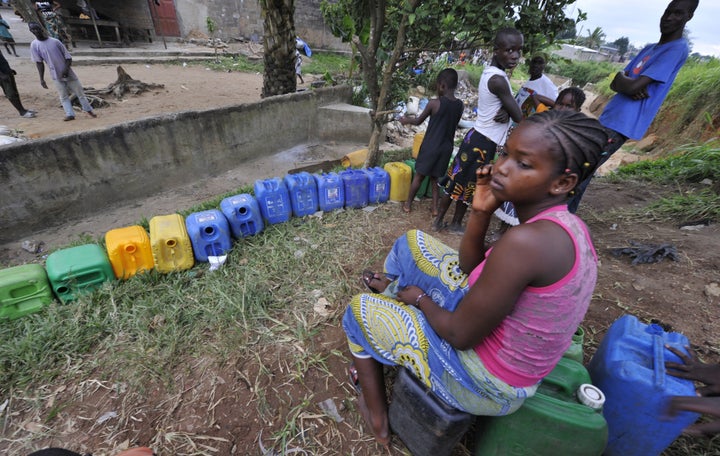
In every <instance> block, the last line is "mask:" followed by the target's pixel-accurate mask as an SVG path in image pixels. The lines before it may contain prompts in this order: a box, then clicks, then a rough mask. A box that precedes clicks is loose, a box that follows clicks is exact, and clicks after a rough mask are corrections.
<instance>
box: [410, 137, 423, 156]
mask: <svg viewBox="0 0 720 456" xmlns="http://www.w3.org/2000/svg"><path fill="white" fill-rule="evenodd" d="M423 139H425V132H424V131H419V132H417V133H415V137H414V138H413V147H412V158H417V156H418V154H419V153H420V145H422V142H423Z"/></svg>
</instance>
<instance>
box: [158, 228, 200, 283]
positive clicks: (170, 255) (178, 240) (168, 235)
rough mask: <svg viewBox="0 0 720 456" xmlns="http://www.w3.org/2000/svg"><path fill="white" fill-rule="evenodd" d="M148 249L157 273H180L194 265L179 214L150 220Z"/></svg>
mask: <svg viewBox="0 0 720 456" xmlns="http://www.w3.org/2000/svg"><path fill="white" fill-rule="evenodd" d="M150 247H151V249H152V254H153V259H154V260H155V269H157V270H158V272H163V273H165V272H172V271H182V270H185V269H190V268H191V267H193V265H195V258H194V257H193V250H192V244H191V243H190V237H189V236H188V232H187V228H185V220H184V219H183V218H182V216H180V214H170V215H158V216H155V217H153V218H151V219H150Z"/></svg>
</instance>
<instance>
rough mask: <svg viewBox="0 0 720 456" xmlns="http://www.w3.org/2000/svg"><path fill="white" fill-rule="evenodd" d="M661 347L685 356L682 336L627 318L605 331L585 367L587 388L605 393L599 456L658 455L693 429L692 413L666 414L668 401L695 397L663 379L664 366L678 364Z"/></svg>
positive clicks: (676, 381)
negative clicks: (687, 429)
mask: <svg viewBox="0 0 720 456" xmlns="http://www.w3.org/2000/svg"><path fill="white" fill-rule="evenodd" d="M665 345H669V346H672V347H674V348H677V349H679V350H681V351H683V352H685V346H687V345H689V343H688V340H687V338H686V337H685V336H683V335H682V334H678V333H672V332H671V333H668V332H665V331H664V330H663V329H662V327H660V326H659V325H655V324H651V325H646V324H643V323H640V322H639V321H638V319H637V318H636V317H634V316H632V315H624V316H622V317H620V318H619V319H617V320H616V321H615V322H614V323H613V324H612V325H611V326H610V328H609V329H608V332H607V334H605V337H604V338H603V340H602V342H601V344H600V347H598V349H597V351H596V352H595V355H594V356H593V357H592V359H591V360H590V363H589V364H588V371H589V372H590V377H591V378H592V381H593V385H595V386H597V387H598V388H600V389H601V390H602V391H603V392H604V393H605V397H606V400H605V406H604V408H603V415H604V416H605V419H606V420H607V423H608V433H609V437H608V444H607V448H606V449H605V453H604V454H605V455H608V456H612V455H617V456H620V455H622V456H634V455H637V456H652V455H659V454H660V453H662V451H663V450H664V449H665V448H667V447H668V446H669V445H670V444H671V443H672V442H673V441H674V440H675V439H676V438H677V437H678V436H679V435H680V433H681V431H682V430H683V429H684V428H685V427H687V426H689V425H690V424H692V423H694V422H695V421H696V420H697V419H698V418H699V415H698V414H697V413H690V412H682V413H679V414H677V415H676V416H674V417H669V416H668V413H667V402H668V398H669V397H670V396H695V387H694V385H693V382H692V381H690V380H684V379H680V378H677V377H673V376H671V375H668V374H667V372H666V371H665V361H673V362H679V363H681V362H682V361H681V360H680V359H679V358H678V357H677V356H676V355H675V354H673V353H672V352H671V351H669V350H667V349H666V348H665Z"/></svg>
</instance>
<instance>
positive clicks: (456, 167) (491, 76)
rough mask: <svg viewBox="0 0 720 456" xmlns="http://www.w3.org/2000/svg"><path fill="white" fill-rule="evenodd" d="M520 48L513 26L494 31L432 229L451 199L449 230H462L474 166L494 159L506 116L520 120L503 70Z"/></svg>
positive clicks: (504, 131) (507, 120)
mask: <svg viewBox="0 0 720 456" xmlns="http://www.w3.org/2000/svg"><path fill="white" fill-rule="evenodd" d="M522 47H523V36H522V33H520V32H519V31H518V30H516V29H514V28H504V29H501V30H499V31H498V32H497V33H496V34H495V41H494V49H493V57H492V61H491V62H490V65H489V66H487V67H486V68H485V69H484V70H483V73H482V75H481V76H480V83H479V85H478V108H477V117H476V119H475V125H474V127H473V128H471V129H470V131H468V133H467V134H466V135H465V138H464V139H463V142H462V144H461V145H460V150H459V151H458V153H457V155H456V156H455V160H454V161H453V163H452V165H451V167H450V169H448V181H447V183H446V184H445V186H444V190H445V194H444V195H443V198H442V200H441V201H440V210H439V213H438V216H437V218H436V219H435V223H434V224H433V228H434V229H435V230H441V229H443V228H444V226H445V224H444V222H443V219H444V218H445V214H446V213H447V210H448V208H449V207H450V203H451V202H452V200H455V201H456V207H455V215H454V216H453V219H452V222H451V224H450V227H449V231H450V232H453V233H456V234H462V233H463V231H464V229H463V228H462V220H463V217H464V216H465V212H466V211H467V205H469V204H472V197H473V194H474V193H475V182H476V179H477V178H476V176H475V171H476V170H477V169H478V167H480V166H482V165H486V164H488V163H490V162H491V161H492V160H493V158H495V151H496V150H497V147H498V145H502V144H505V137H506V136H507V131H508V127H510V119H512V120H514V121H515V122H520V120H521V119H522V113H521V112H520V107H519V106H518V104H517V102H516V101H515V98H514V97H513V94H512V88H511V86H510V79H509V78H508V75H507V73H506V71H507V70H512V69H513V68H515V67H516V66H517V64H518V61H519V60H520V56H521V54H522Z"/></svg>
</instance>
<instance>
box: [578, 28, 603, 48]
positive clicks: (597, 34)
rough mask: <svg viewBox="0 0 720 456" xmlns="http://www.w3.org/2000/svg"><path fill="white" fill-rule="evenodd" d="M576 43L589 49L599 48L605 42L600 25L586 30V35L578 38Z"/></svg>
mask: <svg viewBox="0 0 720 456" xmlns="http://www.w3.org/2000/svg"><path fill="white" fill-rule="evenodd" d="M577 41H578V44H582V45H583V46H587V47H589V48H590V49H600V46H602V45H603V44H605V32H604V31H603V29H602V27H595V29H594V30H592V31H590V30H588V31H587V36H585V37H582V38H578V40H577Z"/></svg>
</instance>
